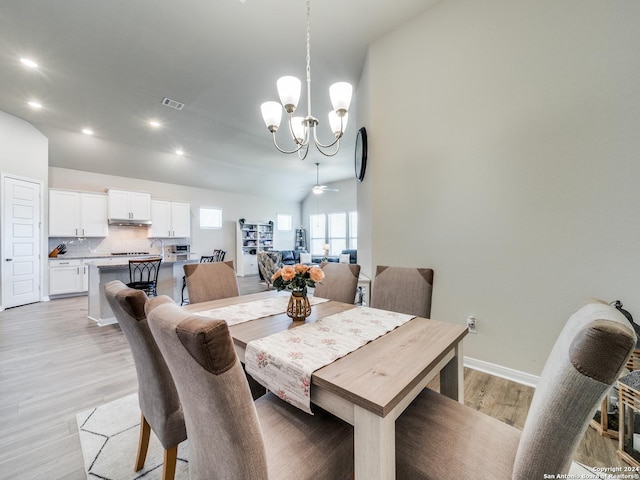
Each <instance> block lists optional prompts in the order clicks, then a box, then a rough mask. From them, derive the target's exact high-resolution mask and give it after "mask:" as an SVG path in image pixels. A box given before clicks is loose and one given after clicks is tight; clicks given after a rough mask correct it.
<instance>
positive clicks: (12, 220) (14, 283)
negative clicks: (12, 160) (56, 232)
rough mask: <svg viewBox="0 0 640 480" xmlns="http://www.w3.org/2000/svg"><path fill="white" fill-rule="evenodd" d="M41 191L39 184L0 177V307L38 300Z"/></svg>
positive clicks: (4, 176) (5, 176)
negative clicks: (0, 211) (0, 198)
mask: <svg viewBox="0 0 640 480" xmlns="http://www.w3.org/2000/svg"><path fill="white" fill-rule="evenodd" d="M41 191H42V184H41V183H40V182H37V181H30V180H26V179H19V178H15V177H10V176H7V175H3V176H2V264H1V265H0V268H1V269H2V308H8V307H16V306H18V305H25V304H27V303H34V302H38V301H40V297H41V296H40V283H41V278H40V277H41V275H40V271H41V268H40V250H41V247H40V238H41V231H40V230H41V216H42V212H41V200H40V199H41Z"/></svg>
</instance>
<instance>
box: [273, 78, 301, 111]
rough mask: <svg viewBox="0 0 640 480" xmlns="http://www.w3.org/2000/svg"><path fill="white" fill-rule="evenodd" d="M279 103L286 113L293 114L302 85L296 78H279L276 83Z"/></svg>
mask: <svg viewBox="0 0 640 480" xmlns="http://www.w3.org/2000/svg"><path fill="white" fill-rule="evenodd" d="M276 85H277V87H278V95H279V96H280V102H281V103H282V106H283V107H284V109H285V111H286V112H287V113H293V112H295V110H296V107H297V106H298V102H299V101H300V90H301V88H302V83H300V80H298V79H297V78H296V77H291V76H286V77H280V78H279V79H278V82H277V83H276Z"/></svg>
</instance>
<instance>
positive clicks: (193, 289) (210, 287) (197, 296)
mask: <svg viewBox="0 0 640 480" xmlns="http://www.w3.org/2000/svg"><path fill="white" fill-rule="evenodd" d="M183 268H184V275H185V277H186V281H187V290H188V292H189V303H200V302H208V301H210V300H219V299H221V298H229V297H237V296H238V295H240V289H239V287H238V278H237V277H236V272H235V270H234V269H233V261H229V262H214V263H187V264H185V265H184V267H183Z"/></svg>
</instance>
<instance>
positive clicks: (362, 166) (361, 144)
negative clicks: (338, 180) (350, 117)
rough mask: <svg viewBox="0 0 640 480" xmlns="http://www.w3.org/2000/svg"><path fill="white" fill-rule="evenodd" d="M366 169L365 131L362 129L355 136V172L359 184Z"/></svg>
mask: <svg viewBox="0 0 640 480" xmlns="http://www.w3.org/2000/svg"><path fill="white" fill-rule="evenodd" d="M366 169H367V130H366V129H365V128H364V127H362V128H361V129H360V130H358V134H357V136H356V155H355V170H356V178H357V179H358V181H359V182H361V181H362V180H363V179H364V172H365V170H366Z"/></svg>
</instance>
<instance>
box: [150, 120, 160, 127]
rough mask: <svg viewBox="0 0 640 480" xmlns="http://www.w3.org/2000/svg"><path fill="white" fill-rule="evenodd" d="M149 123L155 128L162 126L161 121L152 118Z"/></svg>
mask: <svg viewBox="0 0 640 480" xmlns="http://www.w3.org/2000/svg"><path fill="white" fill-rule="evenodd" d="M149 125H151V126H152V127H153V128H160V122H158V121H156V120H150V121H149Z"/></svg>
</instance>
